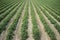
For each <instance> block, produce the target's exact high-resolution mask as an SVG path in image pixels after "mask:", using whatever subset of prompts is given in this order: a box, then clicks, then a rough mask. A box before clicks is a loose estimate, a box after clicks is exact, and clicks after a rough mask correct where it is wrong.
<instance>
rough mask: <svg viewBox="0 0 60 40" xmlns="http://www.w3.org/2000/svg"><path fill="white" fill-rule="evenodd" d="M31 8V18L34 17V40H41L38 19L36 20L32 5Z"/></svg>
mask: <svg viewBox="0 0 60 40" xmlns="http://www.w3.org/2000/svg"><path fill="white" fill-rule="evenodd" d="M30 7H31V17H32V24H33V28H32V32H33V38H34V40H40V31H39V28H38V25H37V22H36V18H35V14H34V13H35V12H34V10H33V7H32V4H31V5H30Z"/></svg>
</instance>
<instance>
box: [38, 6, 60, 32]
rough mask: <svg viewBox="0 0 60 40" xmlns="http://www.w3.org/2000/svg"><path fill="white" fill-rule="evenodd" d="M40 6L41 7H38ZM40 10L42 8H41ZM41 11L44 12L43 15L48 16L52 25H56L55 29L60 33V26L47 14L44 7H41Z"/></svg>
mask: <svg viewBox="0 0 60 40" xmlns="http://www.w3.org/2000/svg"><path fill="white" fill-rule="evenodd" d="M38 6H39V5H38ZM39 8H40V6H39ZM41 10H42V11H43V13H44V14H45V15H46V17H47V18H48V19H49V20H50V22H51V23H52V24H54V26H55V28H56V29H57V30H58V32H59V33H60V25H59V24H58V23H57V22H56V21H55V20H54V19H53V18H52V17H51V16H50V15H49V14H48V13H47V11H46V10H44V9H43V8H42V7H41Z"/></svg>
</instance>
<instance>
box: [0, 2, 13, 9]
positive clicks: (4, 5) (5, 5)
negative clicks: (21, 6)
mask: <svg viewBox="0 0 60 40" xmlns="http://www.w3.org/2000/svg"><path fill="white" fill-rule="evenodd" d="M13 3H14V1H12V2H9V4H3V3H1V4H0V5H1V6H0V10H2V9H4V8H6V7H8V6H10V5H11V4H13Z"/></svg>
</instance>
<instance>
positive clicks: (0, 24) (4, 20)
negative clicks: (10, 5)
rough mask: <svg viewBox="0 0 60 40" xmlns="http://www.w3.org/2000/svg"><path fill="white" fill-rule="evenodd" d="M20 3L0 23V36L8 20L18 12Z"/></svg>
mask: <svg viewBox="0 0 60 40" xmlns="http://www.w3.org/2000/svg"><path fill="white" fill-rule="evenodd" d="M21 4H22V3H20V4H19V5H18V6H17V7H15V8H14V10H12V11H11V12H10V13H9V15H7V16H6V17H5V18H4V19H3V20H2V21H1V22H0V34H1V33H2V31H3V30H5V29H6V25H7V24H8V22H9V21H10V19H11V18H12V17H13V16H14V14H15V13H16V11H17V10H18V8H19V7H20V5H21Z"/></svg>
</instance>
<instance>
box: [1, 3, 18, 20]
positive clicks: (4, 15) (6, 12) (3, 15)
mask: <svg viewBox="0 0 60 40" xmlns="http://www.w3.org/2000/svg"><path fill="white" fill-rule="evenodd" d="M18 4H19V3H16V4H15V5H13V6H12V7H11V8H9V9H8V10H6V11H5V12H4V13H3V14H1V15H0V21H1V20H2V19H3V18H5V17H6V16H7V15H8V14H9V13H10V12H11V11H12V10H13V9H14V8H15V7H16V6H17V5H18Z"/></svg>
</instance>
